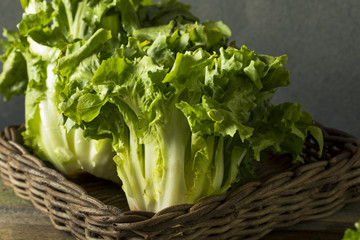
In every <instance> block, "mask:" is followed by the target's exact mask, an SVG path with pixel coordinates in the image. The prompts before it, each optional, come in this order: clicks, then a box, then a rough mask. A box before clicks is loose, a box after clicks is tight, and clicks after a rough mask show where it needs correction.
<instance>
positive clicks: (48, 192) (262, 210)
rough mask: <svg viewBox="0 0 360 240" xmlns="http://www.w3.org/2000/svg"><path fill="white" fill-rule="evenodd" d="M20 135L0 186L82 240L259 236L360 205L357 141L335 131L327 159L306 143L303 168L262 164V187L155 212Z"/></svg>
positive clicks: (11, 140)
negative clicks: (53, 159) (43, 153)
mask: <svg viewBox="0 0 360 240" xmlns="http://www.w3.org/2000/svg"><path fill="white" fill-rule="evenodd" d="M22 130H23V128H21V127H8V128H6V129H5V130H4V132H3V133H2V135H1V139H0V175H1V178H2V181H3V182H4V184H6V185H8V186H10V187H12V188H13V189H14V191H15V193H16V194H17V195H18V196H19V197H21V198H24V199H28V200H30V201H31V202H32V203H33V204H34V206H35V207H36V208H38V209H40V210H41V211H42V212H43V213H44V214H47V215H48V216H49V218H50V219H51V221H52V223H53V225H54V226H55V227H56V228H57V229H60V230H64V231H68V232H71V233H72V234H73V235H74V236H75V237H76V238H78V239H93V240H98V239H109V240H110V239H209V240H210V239H260V238H261V237H263V236H265V235H266V234H267V233H269V232H270V231H271V230H273V229H275V228H279V227H287V226H291V225H293V224H296V223H298V222H300V221H306V220H311V219H318V218H323V217H326V216H329V215H331V214H333V213H335V212H336V211H338V210H339V209H341V208H342V207H343V206H344V205H345V204H347V203H350V202H354V201H357V200H360V193H359V192H360V191H359V189H360V141H359V140H357V139H355V138H353V137H351V136H349V135H347V134H346V133H342V132H339V131H337V130H333V129H326V130H324V136H325V143H326V144H325V149H324V154H323V157H322V159H318V158H317V154H316V148H317V146H316V144H315V142H314V141H312V140H311V139H309V141H307V143H306V144H305V145H304V153H303V155H304V157H305V160H306V163H305V164H301V165H292V164H291V159H290V158H289V157H287V156H280V157H276V158H275V157H274V158H272V159H269V160H267V161H265V162H262V163H261V164H259V165H258V174H259V176H260V179H261V180H260V181H258V182H250V183H248V184H245V185H243V186H241V187H239V188H237V189H233V190H232V191H229V192H228V193H227V194H224V195H220V196H214V197H210V198H207V199H205V200H203V201H201V202H199V203H197V204H195V205H190V204H185V205H179V206H173V207H169V208H166V209H164V210H162V211H160V212H158V213H156V214H154V213H150V212H135V211H129V210H128V208H127V205H126V199H125V196H124V193H123V192H122V191H121V187H119V186H116V185H115V184H112V183H110V182H107V181H104V180H99V179H96V178H92V177H88V176H84V177H83V178H79V179H76V180H74V179H72V180H71V181H70V180H68V179H66V178H65V177H64V176H62V175H61V174H59V173H58V172H57V171H55V170H53V169H51V168H49V167H47V166H46V165H45V164H44V162H42V161H41V160H39V159H38V158H36V157H35V156H33V155H31V154H30V153H29V151H28V150H27V149H26V148H25V147H23V146H22V139H21V135H20V132H21V131H22ZM75 182H77V183H75Z"/></svg>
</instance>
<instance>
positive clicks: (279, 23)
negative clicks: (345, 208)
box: [0, 0, 360, 137]
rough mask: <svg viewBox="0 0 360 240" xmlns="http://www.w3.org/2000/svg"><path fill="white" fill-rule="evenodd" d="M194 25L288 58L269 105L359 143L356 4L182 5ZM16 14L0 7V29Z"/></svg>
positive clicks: (18, 107)
mask: <svg viewBox="0 0 360 240" xmlns="http://www.w3.org/2000/svg"><path fill="white" fill-rule="evenodd" d="M182 2H184V3H187V4H191V5H192V12H193V13H194V14H195V15H196V16H198V17H199V18H200V19H202V20H205V19H210V20H213V21H218V20H222V21H223V22H224V23H226V24H227V25H229V26H230V28H231V30H232V32H233V36H232V38H231V40H235V41H236V42H237V45H238V46H240V45H243V44H245V45H246V46H247V47H248V48H250V49H252V50H254V51H255V52H257V53H261V54H269V55H282V54H287V55H288V56H289V63H288V66H287V69H288V70H289V71H290V76H291V85H290V86H289V87H287V88H283V89H281V90H279V91H278V93H277V95H276V97H275V99H274V102H275V103H279V102H283V101H292V102H300V103H302V108H303V109H304V110H306V111H308V112H310V113H311V114H312V115H313V116H314V118H315V119H316V120H318V121H319V122H321V123H322V124H324V125H326V126H330V127H334V128H338V129H341V130H344V131H347V132H349V133H351V134H353V135H355V136H357V137H360V124H359V122H358V120H359V118H360V106H359V101H360V94H359V90H360V39H359V38H360V16H359V12H360V1H358V0H326V1H325V0H302V1H289V0H197V1H191V0H182ZM21 13H22V9H21V6H20V4H19V1H17V0H1V1H0V27H5V28H10V29H14V28H15V25H16V24H17V23H18V22H19V21H20V18H21ZM23 108H24V104H23V97H17V98H15V99H13V100H11V101H10V102H8V103H3V101H2V100H0V128H3V127H4V126H5V125H9V124H19V123H22V122H23V121H24V120H23V119H24V117H23V112H24V111H23Z"/></svg>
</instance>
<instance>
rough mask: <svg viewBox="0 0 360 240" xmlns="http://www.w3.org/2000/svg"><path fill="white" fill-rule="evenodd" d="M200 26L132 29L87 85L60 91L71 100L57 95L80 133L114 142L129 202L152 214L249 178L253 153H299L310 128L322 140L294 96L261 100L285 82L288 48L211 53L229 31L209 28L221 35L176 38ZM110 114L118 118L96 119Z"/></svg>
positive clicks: (258, 155) (297, 156)
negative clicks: (149, 31)
mask: <svg viewBox="0 0 360 240" xmlns="http://www.w3.org/2000/svg"><path fill="white" fill-rule="evenodd" d="M198 26H201V28H200V29H206V27H205V26H204V25H197V24H193V25H191V24H185V25H180V26H177V25H176V24H175V25H173V28H172V29H171V31H169V32H167V31H159V33H158V35H157V37H156V38H155V39H152V38H153V37H154V36H155V35H148V36H147V37H149V36H150V37H149V39H148V40H144V38H145V37H144V36H145V35H136V34H134V35H135V36H133V37H132V38H130V39H129V41H128V44H127V45H122V46H121V47H119V49H117V50H116V52H115V53H114V54H113V56H112V57H110V58H108V59H106V60H103V61H102V62H101V65H100V66H99V68H98V69H97V70H96V72H95V73H94V75H93V77H92V79H91V84H90V85H89V86H88V87H87V88H86V89H85V90H83V91H80V92H76V94H74V95H71V94H69V95H68V96H67V98H68V101H69V102H71V103H72V104H66V102H67V100H65V101H64V105H63V108H62V110H63V111H64V114H65V115H66V116H68V117H70V118H71V117H72V116H73V117H72V118H73V119H74V120H75V121H77V123H78V124H79V125H81V126H82V127H83V128H84V130H85V134H86V135H87V136H89V137H91V138H95V139H99V138H102V137H109V138H111V139H112V140H113V148H114V150H115V152H116V156H115V158H114V160H115V162H116V164H117V170H118V175H119V177H120V179H121V180H122V183H123V189H124V191H125V193H126V195H127V199H128V203H129V205H130V207H131V209H134V210H147V211H153V212H157V211H159V210H161V209H163V208H165V207H168V206H171V205H176V204H182V203H194V202H196V201H198V200H200V199H202V198H205V197H207V196H210V195H214V194H221V193H224V192H225V191H227V190H228V189H229V188H230V187H231V186H232V185H233V184H234V183H236V182H238V181H239V178H240V179H241V180H244V179H243V176H244V178H246V179H248V180H250V179H251V177H254V173H253V172H252V168H251V167H250V162H251V160H252V159H256V160H260V159H261V155H263V154H269V153H271V154H274V153H275V154H285V153H291V154H292V155H293V157H294V160H296V161H301V160H302V159H301V150H302V144H303V142H304V141H305V138H306V137H307V135H308V132H312V133H314V134H315V135H316V136H317V137H318V139H319V141H320V139H321V137H320V136H319V134H320V132H319V131H317V128H316V127H314V122H313V119H312V118H311V116H310V115H309V114H308V113H306V112H301V111H300V105H299V104H293V103H284V104H281V105H279V106H273V105H271V104H270V103H269V101H270V99H271V97H272V96H273V94H274V93H275V91H276V89H277V88H278V87H281V86H287V85H288V84H289V74H288V72H287V71H286V70H285V68H284V64H285V63H286V62H287V57H286V56H280V57H270V56H264V55H256V54H255V53H254V52H252V51H250V50H249V49H247V48H246V47H245V46H243V47H242V48H240V49H237V48H233V47H227V48H222V47H221V48H219V49H218V51H217V52H218V53H210V52H208V51H206V49H208V50H209V51H210V49H212V47H213V46H219V44H220V45H222V43H223V40H224V39H226V38H227V37H228V35H227V34H228V32H226V31H223V32H221V31H216V32H217V34H222V37H219V38H218V42H211V43H209V42H208V41H206V40H205V41H203V42H201V41H200V40H201V39H202V38H203V36H202V35H198V37H193V38H190V37H187V38H183V36H186V35H187V34H190V33H192V32H193V31H194V29H196V28H197V27H198ZM213 26H217V25H216V24H213V25H212V27H213ZM220 26H221V25H220ZM164 27H166V26H164ZM139 31H142V30H141V29H140V30H139ZM144 31H145V30H144ZM204 32H206V31H204ZM135 33H136V32H135ZM136 37H138V38H136ZM144 41H145V42H144ZM198 42H201V44H200V45H198V47H196V43H198ZM179 44H181V45H183V46H185V47H184V48H183V51H182V52H179V51H178V49H179ZM199 46H201V47H199ZM70 92H74V91H70ZM74 96H76V97H77V98H78V100H77V102H76V104H74V101H72V100H73V99H74ZM74 105H76V107H74ZM110 114H114V115H117V116H118V117H117V119H116V121H114V122H108V123H107V124H102V122H103V120H104V119H106V118H107V116H109V115H110ZM99 133H100V134H99ZM104 133H107V134H106V135H104ZM239 168H240V176H239Z"/></svg>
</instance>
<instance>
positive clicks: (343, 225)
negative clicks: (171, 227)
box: [0, 181, 360, 240]
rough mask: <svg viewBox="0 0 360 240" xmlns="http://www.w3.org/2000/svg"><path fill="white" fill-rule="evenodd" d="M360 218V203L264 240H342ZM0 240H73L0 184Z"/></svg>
mask: <svg viewBox="0 0 360 240" xmlns="http://www.w3.org/2000/svg"><path fill="white" fill-rule="evenodd" d="M358 219H360V202H357V203H353V204H350V205H348V206H346V207H345V208H343V209H342V210H340V211H339V212H337V213H336V214H334V215H332V216H330V217H327V218H326V219H321V220H317V221H313V222H304V223H300V224H297V225H295V226H293V227H290V228H287V229H279V230H275V231H273V232H272V233H270V234H269V235H267V236H266V237H264V238H263V240H289V239H291V240H300V239H301V240H340V239H342V236H343V234H344V231H345V229H347V228H352V227H353V224H354V222H355V221H357V220H358ZM0 239H4V240H24V239H26V240H48V239H49V240H50V239H51V240H74V239H75V238H74V237H72V236H71V235H70V234H69V233H66V232H62V231H59V230H56V229H55V228H54V227H53V226H52V224H51V222H50V220H49V218H48V217H47V216H45V215H44V214H42V213H41V212H40V211H38V210H37V209H35V208H34V207H33V206H32V204H31V203H30V202H29V201H26V200H23V199H20V198H19V197H17V196H16V195H15V193H14V192H13V190H12V189H10V188H8V187H6V186H5V185H4V184H3V183H2V182H1V181H0Z"/></svg>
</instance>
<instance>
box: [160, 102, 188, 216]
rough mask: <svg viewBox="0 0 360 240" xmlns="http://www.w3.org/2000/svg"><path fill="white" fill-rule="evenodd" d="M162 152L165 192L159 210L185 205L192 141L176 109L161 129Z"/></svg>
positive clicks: (182, 118) (183, 119)
mask: <svg viewBox="0 0 360 240" xmlns="http://www.w3.org/2000/svg"><path fill="white" fill-rule="evenodd" d="M159 132H160V134H159V135H160V136H159V138H158V139H160V140H161V142H160V149H161V150H160V151H161V155H162V158H163V159H164V161H163V168H164V170H163V179H162V184H161V186H162V189H163V192H162V193H161V195H160V196H159V201H158V207H157V210H161V209H162V208H164V207H168V206H172V205H176V204H181V203H185V201H186V199H185V198H186V193H187V188H186V182H185V161H186V159H185V157H186V147H187V146H188V141H189V140H190V128H189V126H188V123H187V121H186V119H185V117H184V116H183V115H182V113H181V111H180V110H178V109H176V108H175V107H174V108H173V109H172V112H171V116H170V117H169V118H168V122H167V123H166V125H165V127H164V128H161V129H159Z"/></svg>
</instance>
